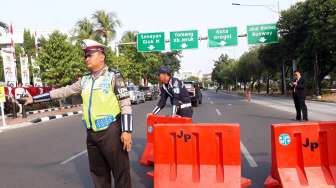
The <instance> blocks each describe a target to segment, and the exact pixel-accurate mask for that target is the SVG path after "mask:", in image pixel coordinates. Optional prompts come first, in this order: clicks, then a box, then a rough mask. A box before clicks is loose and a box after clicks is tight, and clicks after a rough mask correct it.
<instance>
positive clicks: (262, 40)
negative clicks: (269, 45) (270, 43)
mask: <svg viewBox="0 0 336 188" xmlns="http://www.w3.org/2000/svg"><path fill="white" fill-rule="evenodd" d="M266 40H267V39H266V38H265V37H261V38H260V39H259V41H260V42H262V43H264V42H266Z"/></svg>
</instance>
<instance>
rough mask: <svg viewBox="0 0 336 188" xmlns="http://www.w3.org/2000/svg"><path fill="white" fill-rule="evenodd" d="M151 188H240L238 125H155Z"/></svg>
mask: <svg viewBox="0 0 336 188" xmlns="http://www.w3.org/2000/svg"><path fill="white" fill-rule="evenodd" d="M154 161H155V164H154V188H172V187H174V188H186V187H192V188H210V187H211V188H223V187H226V188H233V187H235V188H240V187H247V186H249V185H251V181H250V180H248V179H245V178H242V177H241V165H240V128H239V125H238V124H157V125H156V127H155V130H154Z"/></svg>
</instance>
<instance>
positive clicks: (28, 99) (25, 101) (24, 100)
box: [19, 94, 34, 106]
mask: <svg viewBox="0 0 336 188" xmlns="http://www.w3.org/2000/svg"><path fill="white" fill-rule="evenodd" d="M19 102H20V103H23V104H24V105H25V106H26V105H28V104H32V103H33V102H34V101H33V97H32V96H31V95H29V94H28V95H27V96H26V97H22V98H21V99H20V100H19Z"/></svg>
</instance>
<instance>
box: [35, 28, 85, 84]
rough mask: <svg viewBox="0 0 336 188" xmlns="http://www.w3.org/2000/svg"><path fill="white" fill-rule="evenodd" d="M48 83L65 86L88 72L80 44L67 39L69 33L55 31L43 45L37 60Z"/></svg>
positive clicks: (44, 79) (43, 78) (44, 80)
mask: <svg viewBox="0 0 336 188" xmlns="http://www.w3.org/2000/svg"><path fill="white" fill-rule="evenodd" d="M36 63H37V65H39V66H40V68H41V77H42V80H43V82H45V83H46V84H47V85H56V86H64V85H67V84H70V83H72V82H73V81H75V79H76V78H77V77H78V76H79V75H82V74H83V73H85V72H86V68H85V65H84V62H83V52H82V49H81V48H80V46H79V45H72V44H71V43H70V42H68V41H67V35H65V34H62V33H60V32H59V31H55V32H53V33H52V34H51V35H50V36H49V39H48V40H47V41H45V44H44V45H43V46H42V47H41V49H40V51H39V53H38V57H37V60H36Z"/></svg>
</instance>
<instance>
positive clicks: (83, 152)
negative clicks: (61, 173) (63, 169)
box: [60, 150, 87, 165]
mask: <svg viewBox="0 0 336 188" xmlns="http://www.w3.org/2000/svg"><path fill="white" fill-rule="evenodd" d="M86 153H87V150H84V151H82V152H80V153H77V154H76V155H73V156H71V157H70V158H69V159H67V160H65V161H63V162H61V163H60V165H65V164H66V163H68V162H70V161H72V160H74V159H76V158H77V157H80V156H81V155H84V154H86Z"/></svg>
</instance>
